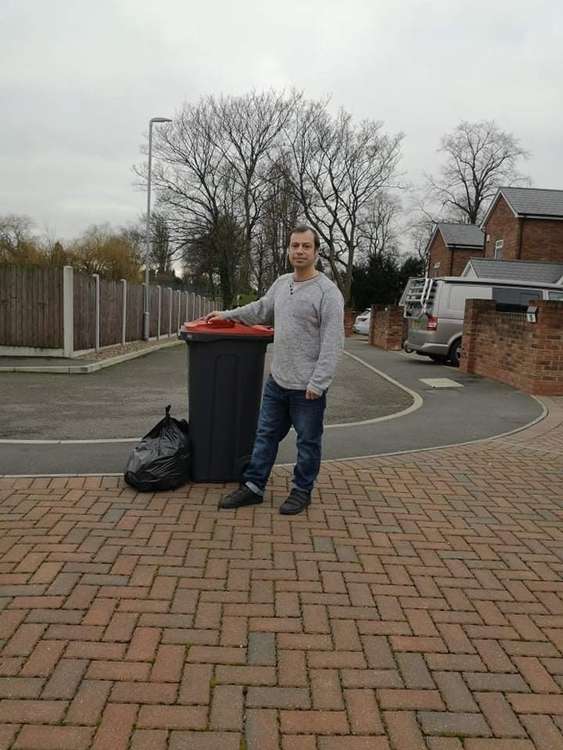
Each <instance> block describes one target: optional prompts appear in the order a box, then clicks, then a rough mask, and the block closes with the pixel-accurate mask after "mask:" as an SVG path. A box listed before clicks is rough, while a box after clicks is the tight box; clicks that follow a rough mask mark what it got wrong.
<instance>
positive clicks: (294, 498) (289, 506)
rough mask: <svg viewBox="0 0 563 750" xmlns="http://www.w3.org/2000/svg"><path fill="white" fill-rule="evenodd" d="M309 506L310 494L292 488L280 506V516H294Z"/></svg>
mask: <svg viewBox="0 0 563 750" xmlns="http://www.w3.org/2000/svg"><path fill="white" fill-rule="evenodd" d="M309 505H311V493H310V492H307V491H306V490H298V489H297V488H296V487H294V488H293V489H292V490H291V492H290V493H289V495H288V496H287V500H285V502H283V503H282V504H281V506H280V513H281V514H282V516H296V515H297V514H298V513H302V512H303V511H304V510H305V508H307V507H308V506H309Z"/></svg>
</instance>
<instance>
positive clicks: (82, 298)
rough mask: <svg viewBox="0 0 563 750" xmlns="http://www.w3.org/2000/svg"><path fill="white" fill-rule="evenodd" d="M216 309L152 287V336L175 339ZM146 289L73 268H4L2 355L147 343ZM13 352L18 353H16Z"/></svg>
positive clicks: (204, 300)
mask: <svg viewBox="0 0 563 750" xmlns="http://www.w3.org/2000/svg"><path fill="white" fill-rule="evenodd" d="M216 306H218V305H217V304H216V303H215V302H214V301H213V300H211V299H210V298H208V297H203V296H201V295H196V294H195V293H193V292H186V291H183V290H176V289H171V288H169V287H159V286H151V287H150V289H149V312H150V316H149V321H150V325H149V335H150V337H151V338H160V337H161V336H172V335H175V334H176V333H177V331H178V329H179V327H180V325H181V324H182V323H183V322H184V321H185V320H193V319H194V318H196V317H198V316H200V315H203V314H205V313H206V312H209V311H210V310H212V309H213V308H214V307H216ZM143 310H144V285H141V284H128V283H127V282H126V281H125V280H121V281H106V280H104V279H100V278H99V277H97V275H96V274H94V275H92V276H89V275H86V274H81V273H76V272H74V271H73V269H72V268H70V267H68V266H67V267H65V268H64V269H61V268H33V267H31V268H22V267H19V266H8V265H0V354H3V353H4V354H6V353H16V354H17V353H21V354H31V355H34V354H37V355H45V354H48V355H63V354H64V355H65V356H73V354H75V353H79V352H83V351H88V350H91V349H100V348H102V347H104V346H110V345H112V344H119V343H125V342H127V341H136V340H140V339H142V338H143ZM12 350H14V351H12Z"/></svg>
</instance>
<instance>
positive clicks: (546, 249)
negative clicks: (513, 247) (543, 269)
mask: <svg viewBox="0 0 563 750" xmlns="http://www.w3.org/2000/svg"><path fill="white" fill-rule="evenodd" d="M521 260H550V261H553V262H556V261H559V262H560V263H561V262H563V221H556V220H553V221H552V220H550V219H526V220H525V221H524V222H523V224H522V258H521Z"/></svg>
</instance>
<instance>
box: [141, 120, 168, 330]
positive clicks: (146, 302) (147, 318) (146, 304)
mask: <svg viewBox="0 0 563 750" xmlns="http://www.w3.org/2000/svg"><path fill="white" fill-rule="evenodd" d="M155 122H172V120H171V119H170V118H169V117H151V119H150V120H149V169H148V174H147V226H146V237H145V241H146V247H145V294H144V305H143V338H144V339H145V341H148V340H149V336H150V309H149V291H150V289H149V283H150V275H149V261H150V255H151V226H150V225H151V167H152V126H153V123H155Z"/></svg>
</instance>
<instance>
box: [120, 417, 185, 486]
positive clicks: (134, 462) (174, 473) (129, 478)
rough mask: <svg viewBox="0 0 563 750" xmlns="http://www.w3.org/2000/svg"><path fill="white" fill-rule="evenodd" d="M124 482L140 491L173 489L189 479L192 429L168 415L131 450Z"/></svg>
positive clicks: (183, 421)
mask: <svg viewBox="0 0 563 750" xmlns="http://www.w3.org/2000/svg"><path fill="white" fill-rule="evenodd" d="M124 477H125V481H126V482H127V484H130V485H131V487H134V488H135V489H136V490H139V491H140V492H156V491H157V490H174V489H176V487H180V486H181V485H182V484H185V483H186V482H188V481H189V479H190V440H189V428H188V423H187V422H186V420H185V419H180V420H179V419H174V417H171V416H170V406H167V407H166V416H165V417H164V419H161V420H160V422H159V423H158V424H157V425H155V426H154V427H153V428H152V430H151V431H150V432H148V433H147V434H146V435H145V437H144V438H143V439H142V440H141V442H140V443H139V445H136V446H135V448H134V449H133V450H132V451H131V455H130V456H129V459H128V461H127V465H126V467H125V474H124Z"/></svg>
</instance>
